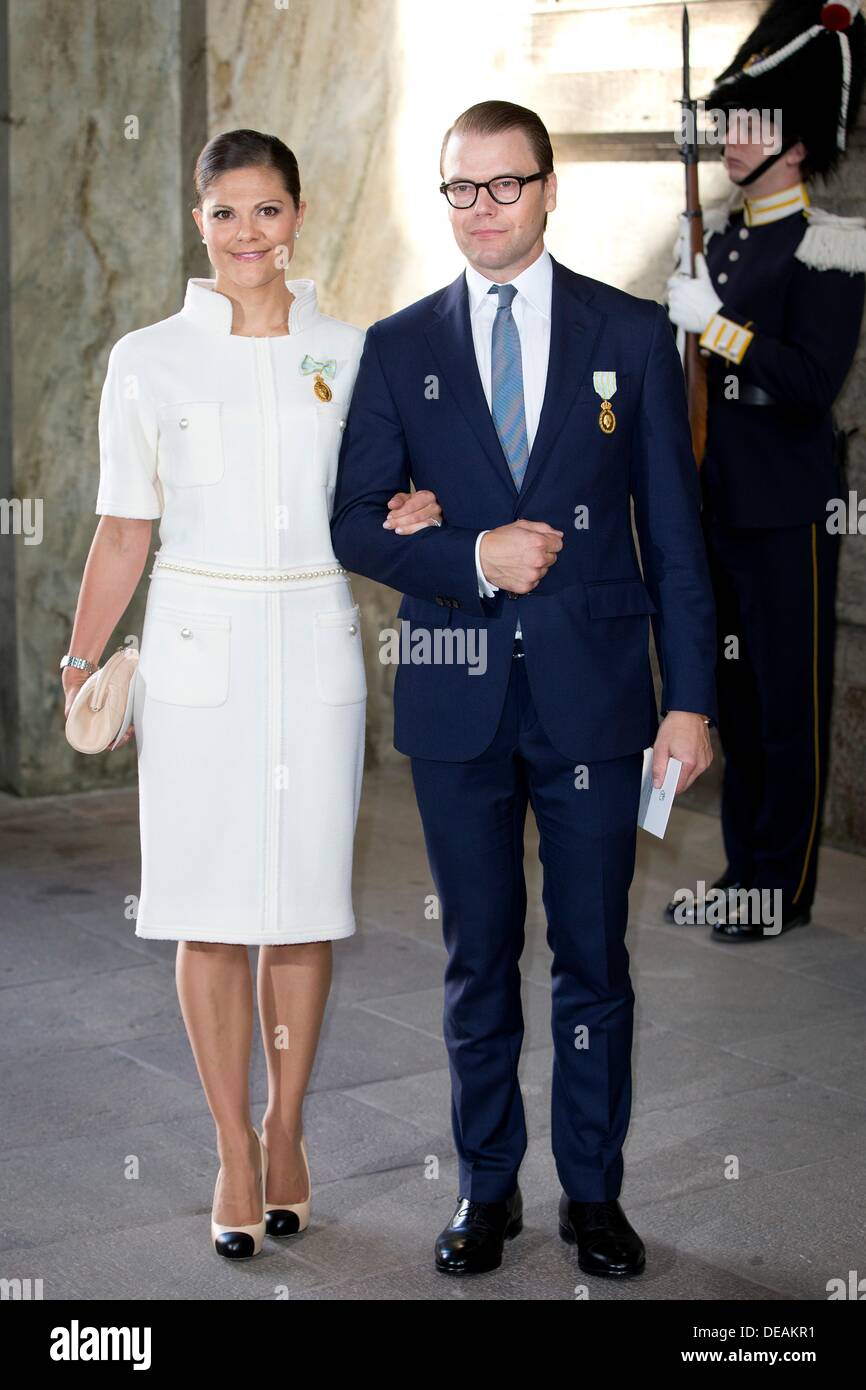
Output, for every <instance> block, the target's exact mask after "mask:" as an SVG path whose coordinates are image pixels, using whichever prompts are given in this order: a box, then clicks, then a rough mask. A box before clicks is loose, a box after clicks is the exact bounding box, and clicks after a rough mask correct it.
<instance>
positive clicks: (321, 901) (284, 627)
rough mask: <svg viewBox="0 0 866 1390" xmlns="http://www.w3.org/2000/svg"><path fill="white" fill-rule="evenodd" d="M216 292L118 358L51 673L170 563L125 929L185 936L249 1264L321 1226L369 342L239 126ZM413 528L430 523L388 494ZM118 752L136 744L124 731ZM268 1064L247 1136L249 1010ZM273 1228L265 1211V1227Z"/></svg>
mask: <svg viewBox="0 0 866 1390" xmlns="http://www.w3.org/2000/svg"><path fill="white" fill-rule="evenodd" d="M196 195H197V201H196V206H195V207H194V209H193V216H194V218H195V221H196V225H197V226H198V228H199V231H200V232H201V235H202V240H203V241H204V242H205V244H206V245H207V248H208V256H209V258H210V261H211V264H212V265H213V267H214V271H215V279H212V280H200V279H193V280H190V281H189V282H188V284H187V290H186V297H185V300H184V305H183V308H182V309H181V310H180V312H179V313H177V314H174V315H172V317H170V318H168V319H164V320H162V321H161V322H159V323H155V324H152V325H150V326H148V327H146V328H141V329H138V330H136V331H134V332H132V333H128V334H126V336H125V337H123V338H121V339H120V340H119V341H118V342H117V343H115V345H114V347H113V348H112V350H111V354H110V356H109V361H108V371H107V375H106V380H105V385H104V388H103V393H102V401H101V405H100V413H99V435H100V482H99V490H98V496H97V503H96V512H97V514H99V515H100V516H101V518H102V519H101V520H100V522H99V524H98V526H97V530H96V534H95V536H94V540H93V544H92V546H91V550H90V554H89V556H88V561H87V565H86V568H85V573H84V578H83V580H82V586H81V593H80V595H79V600H78V607H77V611H76V616H75V623H74V627H73V631H72V637H71V642H70V653H71V654H72V655H74V656H76V657H78V658H80V659H82V662H83V665H82V666H80V667H78V666H69V665H67V666H66V667H65V669H64V671H63V683H64V689H65V692H66V711H67V713H68V710H69V708H70V706H71V703H72V700H73V699H74V696H75V693H76V691H77V689H78V688H79V686H80V684H81V682H82V681H83V680H84V679H86V677H87V674H88V666H89V667H91V668H92V667H93V666H94V665H95V663H96V662H98V661H99V659H100V656H101V654H102V652H103V650H104V647H105V644H106V642H107V641H108V639H109V637H110V636H111V633H112V632H113V631H114V629H115V627H116V625H117V623H118V622H119V621H120V619H121V617H122V615H123V613H124V611H125V609H126V607H127V604H128V602H129V600H130V597H131V596H132V594H133V592H134V590H135V588H136V585H137V583H138V581H139V579H140V577H141V574H142V571H143V569H144V566H145V563H146V560H147V557H148V552H149V550H150V546H151V522H152V520H153V519H155V518H159V520H160V527H159V538H160V549H159V550H158V551H157V552H156V556H155V560H154V564H153V568H152V570H151V571H150V580H151V583H150V587H149V590H148V597H147V606H146V611H145V618H144V624H143V631H142V635H141V643H140V660H139V669H138V681H137V685H136V692H135V703H134V716H133V724H132V726H131V728H130V730H129V733H128V734H127V739H129V738H131V737H133V736H134V737H135V740H136V746H137V753H138V772H139V805H140V826H141V851H142V881H141V893H140V897H139V903H138V913H137V919H136V927H135V934H136V936H139V937H146V938H151V939H153V938H157V939H161V940H173V941H177V942H178V943H179V945H178V951H177V968H176V977H177V986H178V995H179V1000H180V1005H181V1010H182V1014H183V1018H184V1022H185V1024H186V1028H187V1032H188V1035H189V1039H190V1043H191V1046H192V1050H193V1054H194V1056H195V1060H196V1064H197V1067H198V1071H199V1075H200V1077H201V1080H202V1085H203V1087H204V1091H205V1095H206V1098H207V1102H208V1105H209V1107H210V1110H211V1113H212V1115H213V1118H214V1123H215V1126H216V1133H217V1143H218V1149H219V1155H220V1162H221V1167H220V1172H219V1175H218V1178H217V1184H216V1190H215V1193H214V1207H213V1213H212V1227H211V1230H212V1238H213V1241H214V1246H215V1249H216V1250H217V1252H218V1253H219V1254H221V1255H225V1256H227V1257H229V1258H245V1257H247V1256H249V1255H253V1254H255V1253H257V1252H258V1250H259V1249H260V1248H261V1244H262V1238H263V1236H264V1233H265V1229H266V1228H267V1231H268V1232H269V1233H270V1234H274V1235H288V1234H293V1233H295V1232H296V1231H298V1230H302V1229H304V1227H305V1226H306V1224H307V1221H308V1219H309V1198H310V1191H311V1187H310V1176H309V1167H308V1164H307V1154H306V1148H305V1145H304V1137H303V1121H302V1107H303V1100H304V1095H305V1092H306V1088H307V1084H308V1080H309V1075H310V1072H311V1070H312V1066H313V1061H314V1057H315V1050H316V1045H317V1042H318V1037H319V1032H320V1028H321V1023H322V1018H323V1014H324V1009H325V1004H326V1001H327V997H328V992H329V988H330V981H331V965H332V960H331V942H332V941H333V940H334V939H336V938H338V937H346V936H351V935H352V934H353V933H354V931H355V917H354V914H353V910H352V898H351V874H352V841H353V836H354V830H355V825H356V820H357V814H358V804H359V798H360V790H361V776H362V768H363V758H364V718H365V709H366V681H365V673H364V658H363V650H362V645H361V618H360V611H359V608H358V605H357V604H356V603H355V602H354V601H353V596H352V590H351V584H350V581H349V577H348V574H347V572H346V571H345V570H344V569H343V568H342V566H340V565H339V563H338V561H337V560H336V558H335V556H334V552H333V550H332V547H331V537H330V525H329V520H330V515H331V510H332V503H333V494H334V486H335V483H336V472H337V458H338V453H339V446H340V440H341V437H342V435H341V431H342V427H343V425H344V423H345V419H346V414H347V411H348V407H349V401H350V397H351V393H352V388H353V385H354V381H355V376H356V373H357V369H358V364H359V360H360V355H361V349H362V346H363V339H364V333H363V332H362V331H361V330H360V329H357V328H354V327H352V326H351V325H349V324H345V323H341V322H339V321H338V320H337V319H334V318H331V317H329V316H327V315H325V314H323V313H322V312H321V311H320V309H319V307H318V302H317V295H316V287H315V284H314V283H313V282H312V281H311V280H288V281H287V280H286V277H285V268H286V266H287V264H288V262H289V261H290V260H291V258H292V254H293V250H294V243H295V240H296V239H297V238H298V237H299V235H300V232H301V227H302V225H303V220H304V213H305V210H306V203H305V202H304V201H302V200H301V198H300V180H299V175H298V166H297V162H296V160H295V157H294V155H293V154H292V152H291V151H290V150H289V149H288V148H287V147H286V146H285V145H284V144H283V143H282V142H281V141H280V140H278V139H276V137H274V136H269V135H262V134H260V133H258V132H256V131H244V130H241V131H232V132H229V133H227V134H224V135H219V136H217V137H215V138H214V139H213V140H211V141H210V142H209V143H208V144H207V145H206V146H205V148H204V150H203V151H202V153H201V154H200V156H199V159H198V162H197V165H196ZM391 506H392V510H391V513H390V515H391V518H392V519H393V520H394V525H395V529H396V527H399V528H400V530H401V533H402V534H407V533H411V532H413V531H415V530H419V529H421V528H422V527H423V526H426V525H430V524H436V523H437V522H438V519H439V517H440V516H441V512H440V509H439V507H438V505H437V503H436V499H435V497H434V496H433V494H432V493H429V492H416V493H413V494H411V495H410V494H407V493H400V494H397V496H396V497H395V498H394V499H392V503H391ZM124 741H126V740H124ZM251 945H257V946H259V947H260V948H261V950H260V952H259V959H258V971H257V995H258V1007H259V1015H260V1022H261V1031H262V1037H263V1039H264V1042H265V1051H266V1056H267V1067H268V1105H267V1109H266V1112H265V1116H264V1121H263V1126H262V1135H261V1138H260V1136H259V1135H258V1133H257V1132H256V1130H255V1129H254V1127H253V1125H252V1122H251V1119H250V1108H249V1095H248V1085H247V1078H248V1070H249V1057H250V1045H251V1039H252V1026H253V1001H252V989H251V978H250V968H249V957H248V953H247V950H246V947H247V946H251ZM266 1217H267V1219H266Z"/></svg>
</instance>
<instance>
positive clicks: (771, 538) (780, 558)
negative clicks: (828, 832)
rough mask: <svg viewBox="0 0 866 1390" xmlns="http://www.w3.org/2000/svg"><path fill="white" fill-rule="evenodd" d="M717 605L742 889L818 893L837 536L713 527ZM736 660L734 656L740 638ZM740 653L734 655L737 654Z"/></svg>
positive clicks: (735, 858)
mask: <svg viewBox="0 0 866 1390" xmlns="http://www.w3.org/2000/svg"><path fill="white" fill-rule="evenodd" d="M704 531H705V535H706V539H707V550H708V553H709V559H710V572H711V575H712V581H713V589H714V592H715V596H716V613H717V625H718V641H719V656H718V663H717V668H716V679H717V688H718V699H719V737H720V739H721V743H722V748H723V750H724V754H725V771H724V781H723V787H722V831H723V834H724V840H725V850H726V852H727V857H728V869H729V872H730V873H731V874H732V876H733V877H734V878H736V879H738V880H739V881H740V882H741V883H745V884H746V885H747V886H751V887H755V888H761V889H763V888H767V889H775V888H778V889H781V892H782V902H783V904H784V907H785V909H786V910H788V909H790V908H792V907H794V908H809V907H810V906H811V903H812V899H813V897H814V895H815V879H816V874H817V861H818V845H819V841H820V834H821V816H822V811H823V805H824V792H825V788H826V785H827V770H828V763H829V753H830V712H831V705H832V697H833V648H834V639H835V626H836V620H835V593H836V576H837V570H838V562H839V540H840V538H839V536H836V535H828V533H827V530H826V527H825V526H824V525H823V524H822V523H812V524H811V525H804V526H785V527H778V528H776V527H774V528H761V529H757V528H756V529H754V530H752V529H750V528H744V527H732V526H722V525H720V524H719V523H717V522H705V524H704ZM732 636H736V637H737V638H738V639H739V653H738V655H735V656H731V655H726V644H727V646H728V647H731V643H730V638H731V637H732ZM732 650H733V651H734V652H736V648H732Z"/></svg>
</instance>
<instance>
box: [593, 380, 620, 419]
mask: <svg viewBox="0 0 866 1390" xmlns="http://www.w3.org/2000/svg"><path fill="white" fill-rule="evenodd" d="M592 384H593V387H594V388H595V390H596V391H597V393H598V395H599V396H601V413H600V415H599V417H598V427H599V429H600V430H601V432H602V434H613V432H614V430H615V429H616V416H615V415H614V413H613V407H612V406H611V403H610V400H611V397H612V396H613V395H615V394H616V372H593V374H592Z"/></svg>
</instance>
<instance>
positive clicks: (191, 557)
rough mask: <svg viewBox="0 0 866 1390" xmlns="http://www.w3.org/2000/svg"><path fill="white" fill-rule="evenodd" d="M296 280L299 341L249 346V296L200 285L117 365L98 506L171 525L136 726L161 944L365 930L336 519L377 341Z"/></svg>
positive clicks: (348, 598) (358, 691)
mask: <svg viewBox="0 0 866 1390" xmlns="http://www.w3.org/2000/svg"><path fill="white" fill-rule="evenodd" d="M288 284H289V288H290V289H291V291H292V293H293V294H294V296H295V299H294V302H293V303H292V306H291V309H290V313H289V334H288V336H286V337H276V338H246V337H239V336H234V335H232V333H231V322H232V306H231V302H230V300H229V299H228V298H227V297H226V296H225V295H222V294H219V293H217V292H216V290H215V289H214V282H213V281H212V280H190V281H189V282H188V284H187V291H186V297H185V300H184V306H183V309H182V310H181V311H180V313H178V314H175V315H173V316H172V317H171V318H168V319H164V320H162V321H161V322H160V323H155V324H152V325H150V326H149V327H147V328H142V329H139V330H137V331H135V332H133V333H129V334H127V335H126V336H125V337H124V338H121V339H120V340H119V341H118V342H117V343H116V344H115V346H114V347H113V348H112V351H111V355H110V357H109V363H108V372H107V376H106V381H105V385H104V388H103V393H102V401H101V405H100V414H99V434H100V483H99V490H98V497H97V503H96V512H97V513H99V514H103V513H107V514H110V515H113V516H123V517H142V518H154V517H159V519H160V527H159V539H160V548H159V550H158V551H157V553H156V558H155V562H154V566H153V569H152V570H151V572H150V587H149V590H148V597H147V607H146V612H145V618H144V625H143V630H142V634H141V644H140V662H139V679H138V684H137V688H136V695H135V704H134V715H133V717H134V722H135V731H136V743H137V749H138V774H139V807H140V824H141V856H142V879H141V893H140V897H139V903H138V912H137V918H136V926H135V934H136V936H140V937H151V938H160V939H163V940H178V941H181V940H182V941H213V942H234V943H238V944H244V945H262V944H268V943H270V944H273V945H278V944H286V943H290V942H298V941H322V940H328V939H331V938H336V937H342V936H351V935H352V934H353V932H354V931H355V916H354V912H353V908H352V895H351V880H352V843H353V838H354V832H355V826H356V822H357V815H358V805H359V800H360V793H361V777H362V771H363V760H364V722H365V711H366V697H367V687H366V678H365V672H364V658H363V649H362V643H361V615H360V611H359V608H358V605H357V604H356V603H355V602H354V601H353V596H352V590H351V584H350V580H349V576H348V574H347V573H346V572H345V571H344V570H342V568H341V566H340V565H339V562H338V561H337V560H336V558H335V556H334V552H333V549H332V547H331V537H330V525H329V520H330V515H331V511H332V505H333V495H334V487H335V483H336V472H337V457H338V453H339V446H340V440H341V437H342V433H341V431H342V427H343V425H344V424H345V420H346V414H347V411H348V407H349V400H350V397H351V392H352V388H353V386H354V381H355V376H356V374H357V370H358V363H359V360H360V356H361V349H362V347H363V340H364V334H363V332H362V331H361V330H360V329H357V328H354V327H352V326H351V325H350V324H345V323H341V322H339V321H338V320H336V319H333V318H330V317H328V316H327V315H325V314H322V313H321V312H320V311H319V308H318V304H317V298H316V289H315V285H314V283H313V282H312V281H311V280H293V281H289V282H288ZM317 377H318V380H319V394H317V393H316V389H315V383H316V380H317ZM322 382H325V383H326V384H327V386H328V388H329V390H330V392H331V398H330V399H321V396H327V392H325V391H324V390H323V389H322Z"/></svg>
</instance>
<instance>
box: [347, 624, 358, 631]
mask: <svg viewBox="0 0 866 1390" xmlns="http://www.w3.org/2000/svg"><path fill="white" fill-rule="evenodd" d="M349 631H350V632H357V631H358V629H357V628H356V626H355V624H354V623H350V624H349Z"/></svg>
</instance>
